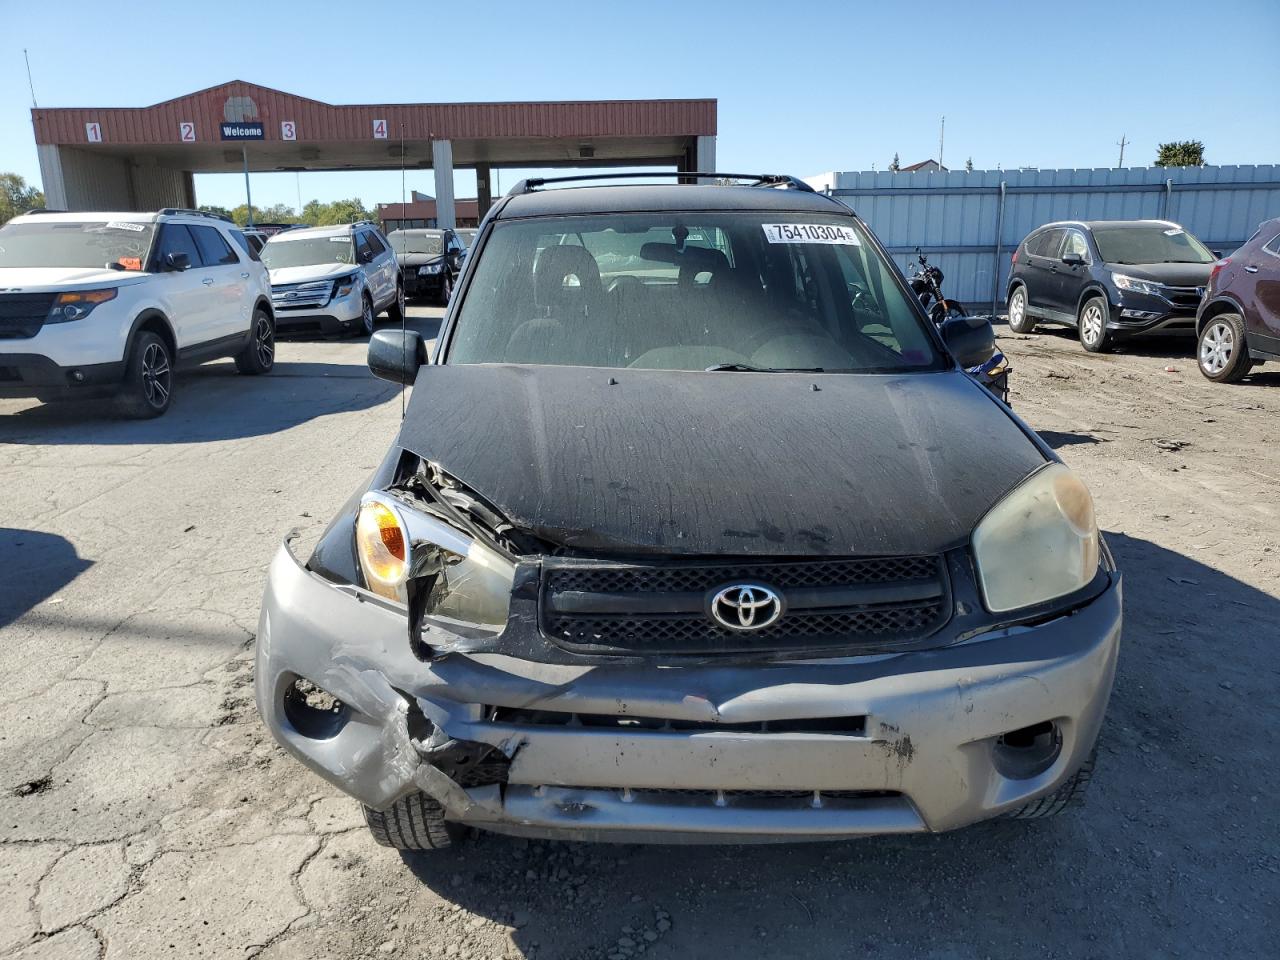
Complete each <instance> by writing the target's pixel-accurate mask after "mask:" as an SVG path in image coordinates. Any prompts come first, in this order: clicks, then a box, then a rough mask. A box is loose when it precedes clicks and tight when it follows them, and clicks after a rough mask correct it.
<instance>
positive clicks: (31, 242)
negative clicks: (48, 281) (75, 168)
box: [0, 220, 156, 270]
mask: <svg viewBox="0 0 1280 960" xmlns="http://www.w3.org/2000/svg"><path fill="white" fill-rule="evenodd" d="M155 230H156V228H155V224H153V223H131V222H128V221H123V220H98V221H85V222H78V221H67V220H28V221H25V222H23V223H7V224H5V225H4V226H3V227H0V267H84V268H86V269H92V268H97V269H99V270H102V269H111V270H142V269H143V268H144V267H145V266H146V264H147V257H148V256H149V255H150V253H151V240H152V238H153V237H154V236H155Z"/></svg>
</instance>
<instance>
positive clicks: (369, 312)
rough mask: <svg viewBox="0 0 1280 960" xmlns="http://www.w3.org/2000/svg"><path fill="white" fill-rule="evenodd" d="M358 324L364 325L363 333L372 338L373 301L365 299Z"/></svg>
mask: <svg viewBox="0 0 1280 960" xmlns="http://www.w3.org/2000/svg"><path fill="white" fill-rule="evenodd" d="M360 322H361V323H362V324H363V325H364V332H365V333H367V334H369V336H373V301H372V300H370V299H368V298H367V297H366V298H365V301H364V305H363V306H362V307H361V310H360Z"/></svg>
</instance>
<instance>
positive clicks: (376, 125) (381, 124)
mask: <svg viewBox="0 0 1280 960" xmlns="http://www.w3.org/2000/svg"><path fill="white" fill-rule="evenodd" d="M373 139H375V140H385V139H387V121H385V120H375V121H373Z"/></svg>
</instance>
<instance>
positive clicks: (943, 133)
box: [938, 117, 947, 166]
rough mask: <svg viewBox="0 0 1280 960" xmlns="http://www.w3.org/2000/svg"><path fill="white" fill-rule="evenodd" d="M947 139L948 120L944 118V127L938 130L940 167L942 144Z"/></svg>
mask: <svg viewBox="0 0 1280 960" xmlns="http://www.w3.org/2000/svg"><path fill="white" fill-rule="evenodd" d="M946 137H947V118H946V117H943V118H942V126H941V127H940V128H939V130H938V166H942V143H943V141H944V140H945V139H946Z"/></svg>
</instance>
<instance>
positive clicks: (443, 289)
mask: <svg viewBox="0 0 1280 960" xmlns="http://www.w3.org/2000/svg"><path fill="white" fill-rule="evenodd" d="M452 299H453V278H452V277H451V276H449V275H448V274H447V273H446V274H445V275H444V279H443V280H441V281H440V306H442V307H447V306H448V305H449V301H450V300H452Z"/></svg>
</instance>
